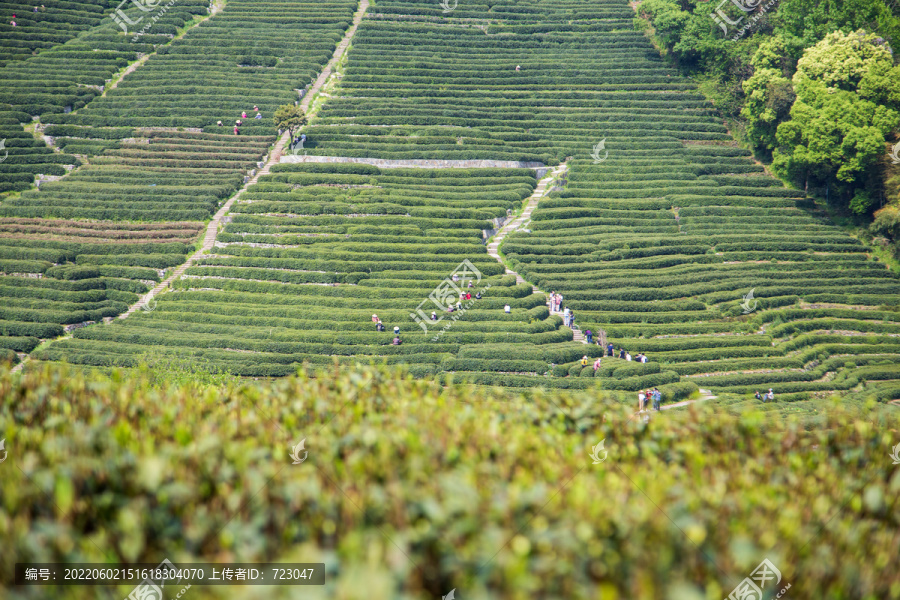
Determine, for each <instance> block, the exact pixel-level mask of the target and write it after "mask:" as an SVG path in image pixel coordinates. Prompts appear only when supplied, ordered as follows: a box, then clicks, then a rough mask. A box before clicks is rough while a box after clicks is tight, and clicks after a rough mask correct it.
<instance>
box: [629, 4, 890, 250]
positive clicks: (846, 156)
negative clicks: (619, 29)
mask: <svg viewBox="0 0 900 600" xmlns="http://www.w3.org/2000/svg"><path fill="white" fill-rule="evenodd" d="M638 10H639V12H640V14H641V16H642V17H645V18H646V19H648V20H649V21H650V23H651V24H652V25H653V28H654V30H655V36H656V38H657V40H658V41H659V43H660V44H662V45H663V46H664V47H665V49H666V51H667V52H668V53H669V54H670V55H671V57H672V58H673V59H674V61H675V62H676V64H677V65H678V66H679V67H680V68H681V69H683V70H684V71H685V72H686V73H687V74H690V75H696V76H701V77H707V78H710V79H712V80H713V81H714V82H715V83H716V84H717V85H716V86H715V88H716V89H717V90H718V91H719V93H720V96H721V97H720V100H721V101H720V102H717V104H718V105H719V108H720V109H721V110H723V111H724V112H725V113H726V114H727V115H728V116H730V117H731V118H733V119H736V120H737V121H738V122H741V123H742V124H743V135H744V137H745V139H746V141H747V142H748V143H749V144H750V145H751V146H752V147H753V148H754V151H755V153H756V154H757V156H759V157H760V158H761V159H762V160H765V161H771V164H772V169H773V171H774V172H775V173H776V174H777V175H779V176H780V177H782V178H783V179H785V180H788V181H790V182H792V183H794V184H795V185H797V186H800V187H803V188H805V189H808V188H810V187H814V188H819V189H825V190H827V192H828V194H827V197H828V200H829V202H830V203H831V204H833V205H834V206H835V208H837V209H839V210H846V211H849V212H851V213H854V214H856V215H864V216H865V215H870V214H872V212H873V211H875V210H878V209H879V208H881V207H882V205H883V204H884V203H885V201H887V202H888V203H889V204H890V202H891V201H893V202H898V201H900V197H897V198H892V196H896V193H897V187H898V184H900V181H897V177H896V176H894V179H893V180H891V163H892V161H891V159H890V156H889V151H890V148H891V144H892V142H894V141H896V136H897V131H898V128H900V66H898V65H897V64H896V58H895V52H894V50H893V49H892V48H900V2H896V1H895V0H889V2H888V3H886V2H884V1H883V0H780V2H779V1H778V0H769V1H766V0H723V1H722V2H717V0H714V1H713V2H708V1H706V2H704V1H702V0H644V1H643V2H642V3H641V4H640V5H639V9H638ZM723 32H724V35H723ZM888 208H889V207H888ZM892 210H893V209H892ZM880 221H885V219H884V218H883V217H881V213H879V214H878V215H876V225H877V224H878V223H879V222H880ZM888 221H890V222H891V223H894V222H900V212H898V214H897V215H894V216H893V217H892V218H891V219H888ZM892 227H893V233H895V234H898V237H896V238H893V239H895V240H898V239H900V230H898V227H897V226H896V225H893V226H892ZM882 229H883V228H882ZM879 233H880V234H882V235H886V236H888V237H892V236H891V234H890V232H888V231H886V230H880V231H879Z"/></svg>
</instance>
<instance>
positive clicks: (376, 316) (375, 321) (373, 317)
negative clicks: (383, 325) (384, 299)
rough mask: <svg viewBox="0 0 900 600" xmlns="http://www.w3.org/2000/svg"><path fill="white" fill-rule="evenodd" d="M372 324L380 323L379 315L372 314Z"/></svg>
mask: <svg viewBox="0 0 900 600" xmlns="http://www.w3.org/2000/svg"><path fill="white" fill-rule="evenodd" d="M372 322H373V323H377V322H378V315H376V314H374V313H373V314H372Z"/></svg>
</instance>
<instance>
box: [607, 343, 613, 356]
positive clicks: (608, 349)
mask: <svg viewBox="0 0 900 600" xmlns="http://www.w3.org/2000/svg"><path fill="white" fill-rule="evenodd" d="M613 349H614V348H613V345H612V343H609V344H607V345H606V355H607V356H612V355H613Z"/></svg>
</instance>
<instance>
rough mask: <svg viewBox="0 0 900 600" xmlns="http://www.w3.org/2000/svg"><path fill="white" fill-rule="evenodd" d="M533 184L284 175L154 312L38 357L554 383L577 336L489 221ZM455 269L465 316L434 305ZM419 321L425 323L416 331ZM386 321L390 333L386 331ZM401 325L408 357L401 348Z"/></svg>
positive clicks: (242, 209)
mask: <svg viewBox="0 0 900 600" xmlns="http://www.w3.org/2000/svg"><path fill="white" fill-rule="evenodd" d="M535 184H536V181H535V176H534V172H533V171H531V170H526V169H518V170H516V169H478V170H445V171H441V170H425V169H394V170H384V171H381V170H379V169H378V168H376V167H371V166H368V165H352V164H351V165H315V164H307V165H283V166H281V167H278V168H276V170H275V173H273V174H271V175H267V176H264V177H262V178H261V179H260V182H259V183H258V184H257V185H255V186H252V187H251V188H250V189H249V190H248V192H247V193H246V194H244V195H243V196H242V197H241V198H240V200H239V201H238V202H237V203H236V204H235V205H234V207H233V208H232V210H231V212H230V223H229V224H228V225H227V226H226V227H225V230H224V232H223V233H221V234H220V235H219V236H218V237H217V242H216V248H215V250H214V251H213V252H212V253H211V254H210V256H208V257H206V258H203V259H202V260H200V261H198V262H197V263H196V264H195V266H192V267H190V268H188V270H187V271H186V273H185V276H184V278H182V279H181V280H179V281H177V282H176V283H175V286H174V287H175V291H174V292H170V293H167V294H164V295H163V296H161V298H160V300H159V302H158V305H157V306H156V308H155V310H153V311H151V312H143V313H142V314H135V315H132V316H131V317H129V318H128V319H127V320H125V321H124V322H122V323H115V324H113V325H111V326H108V327H99V328H98V327H94V328H89V329H84V330H80V331H78V332H77V333H76V334H75V338H74V339H72V340H69V341H64V342H60V343H57V344H54V345H53V346H52V348H51V349H50V350H48V351H46V352H43V353H41V354H39V356H40V357H42V358H47V359H56V358H65V359H67V360H69V361H74V362H79V363H86V364H94V365H109V364H117V365H131V364H135V363H136V362H137V361H139V360H142V359H146V354H147V352H148V351H150V352H152V353H154V354H160V355H182V356H192V357H197V358H201V359H203V360H205V361H209V362H210V363H212V364H214V365H217V366H218V367H219V368H222V369H227V370H229V371H230V372H232V373H235V374H241V375H256V376H258V375H284V374H288V373H291V372H293V371H295V370H296V368H297V366H298V365H299V364H301V363H302V362H303V361H308V362H311V363H329V362H331V360H332V359H331V356H337V357H340V358H341V360H342V362H344V363H348V364H352V363H353V362H356V361H359V360H362V361H363V362H366V361H369V360H381V359H384V360H387V362H388V363H391V364H394V363H405V364H409V365H410V366H411V368H412V372H414V373H416V374H418V375H425V374H433V373H436V372H440V371H478V372H487V373H485V375H484V376H483V377H480V378H479V377H478V376H474V375H473V378H474V379H475V380H478V381H483V382H499V381H500V379H498V378H497V377H491V376H490V373H491V372H493V373H496V372H522V373H523V375H524V373H527V372H531V373H534V374H540V375H542V374H544V373H546V372H547V371H548V370H549V364H550V363H551V362H562V361H564V360H574V359H575V358H576V356H575V354H576V353H577V352H578V351H579V348H576V347H574V345H572V344H569V345H568V348H560V344H561V343H562V342H565V341H568V340H571V338H572V333H571V331H569V330H568V329H565V328H562V327H561V322H560V319H559V317H551V316H550V314H549V310H548V309H547V306H546V305H545V304H544V298H543V296H542V295H536V294H532V289H531V286H530V285H524V284H523V285H517V284H516V278H515V276H512V275H505V274H504V268H503V266H502V265H500V264H499V263H497V261H495V260H494V259H493V258H492V257H490V256H488V254H487V250H486V248H485V245H484V243H483V239H482V232H483V230H484V229H487V228H489V227H491V226H492V224H491V222H490V219H494V218H497V217H500V216H503V215H505V214H506V211H507V210H508V209H511V208H513V207H515V206H516V205H517V204H520V203H521V201H522V199H523V198H525V197H528V196H529V195H531V193H532V191H533V189H534V187H535ZM464 263H466V266H465V268H463V269H460V265H462V264H464ZM453 273H457V274H459V275H460V279H459V280H458V281H456V282H454V286H453V287H454V288H459V289H462V290H463V291H464V292H467V293H469V294H471V295H472V296H473V298H472V299H469V300H463V301H462V304H464V305H466V307H468V308H465V307H464V310H461V311H459V312H454V313H452V314H451V313H447V312H446V310H441V309H440V308H439V306H438V304H439V303H443V306H445V307H446V306H447V304H455V303H456V302H457V301H458V295H457V292H456V291H455V290H454V291H453V293H452V294H448V295H446V296H443V295H442V296H440V297H436V302H434V301H432V300H430V299H429V295H431V294H432V292H433V291H434V289H435V288H436V287H438V286H439V285H440V284H441V282H442V280H444V279H446V278H451V275H452V274H453ZM469 282H471V287H469ZM478 293H483V297H482V298H480V299H474V296H475V295H476V294H478ZM506 304H509V305H510V306H511V312H510V313H509V314H506V313H504V305H506ZM417 309H418V310H421V311H423V314H424V324H425V327H420V325H418V324H416V323H414V322H412V321H411V320H410V313H413V314H416V311H417ZM433 312H434V313H435V317H436V318H437V319H439V320H437V321H432V320H431V314H432V313H433ZM373 314H377V315H378V317H379V318H380V319H381V320H382V322H383V324H384V326H385V331H383V332H379V331H376V327H375V322H373V320H372V315H373ZM395 326H396V327H399V328H400V338H401V341H402V344H401V345H393V343H392V342H393V339H394V337H395V334H394V332H393V329H394V327H395ZM556 354H560V355H561V357H557V356H556ZM523 378H524V377H519V378H518V379H523ZM516 379H517V378H516V377H514V376H509V377H508V378H507V379H506V382H507V383H512V384H515V382H516ZM542 379H543V378H542ZM588 383H589V382H587V381H582V382H581V383H580V387H584V386H586V385H588ZM566 385H571V386H576V387H579V384H578V383H577V382H574V383H567V384H566Z"/></svg>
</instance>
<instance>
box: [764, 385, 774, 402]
mask: <svg viewBox="0 0 900 600" xmlns="http://www.w3.org/2000/svg"><path fill="white" fill-rule="evenodd" d="M769 400H772V401H773V402H774V401H775V392H773V391H772V388H769V393H768V394H766V399H765V400H764V402H768V401H769Z"/></svg>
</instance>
